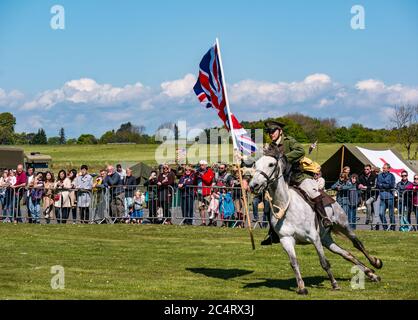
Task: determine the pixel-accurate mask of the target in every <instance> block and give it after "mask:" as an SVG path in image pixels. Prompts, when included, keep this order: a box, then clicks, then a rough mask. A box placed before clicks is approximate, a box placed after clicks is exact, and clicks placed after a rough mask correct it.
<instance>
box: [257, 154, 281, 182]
mask: <svg viewBox="0 0 418 320" xmlns="http://www.w3.org/2000/svg"><path fill="white" fill-rule="evenodd" d="M271 157H272V158H274V159H275V160H276V163H275V165H274V169H273V171H272V172H271V174H270V176H268V175H267V174H266V173H265V172H264V171H261V170H256V171H255V172H256V173H259V174H261V175H262V176H263V177H264V178H266V180H267V186H266V189H268V188H269V187H270V186H271V185H272V184H273V183H275V182H276V181H277V180H279V179H280V178H281V177H283V173H282V172H281V173H280V174H279V172H278V170H277V169H278V167H279V162H280V160H281V158H282V157H283V156H282V155H280V156H279V157H273V156H271Z"/></svg>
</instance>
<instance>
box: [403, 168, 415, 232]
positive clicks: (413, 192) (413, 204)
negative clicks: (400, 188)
mask: <svg viewBox="0 0 418 320" xmlns="http://www.w3.org/2000/svg"><path fill="white" fill-rule="evenodd" d="M405 190H406V191H407V192H408V191H409V192H411V191H412V209H413V211H414V212H415V219H416V220H415V221H416V224H417V225H416V226H415V230H417V231H418V174H416V175H414V181H413V182H412V183H411V184H410V185H408V186H407V187H406V188H405ZM409 222H411V219H409Z"/></svg>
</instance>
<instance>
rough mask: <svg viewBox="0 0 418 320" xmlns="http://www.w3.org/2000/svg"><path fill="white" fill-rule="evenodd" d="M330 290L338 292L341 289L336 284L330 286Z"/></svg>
mask: <svg viewBox="0 0 418 320" xmlns="http://www.w3.org/2000/svg"><path fill="white" fill-rule="evenodd" d="M332 290H334V291H340V290H341V287H340V286H339V285H338V283H335V284H333V285H332Z"/></svg>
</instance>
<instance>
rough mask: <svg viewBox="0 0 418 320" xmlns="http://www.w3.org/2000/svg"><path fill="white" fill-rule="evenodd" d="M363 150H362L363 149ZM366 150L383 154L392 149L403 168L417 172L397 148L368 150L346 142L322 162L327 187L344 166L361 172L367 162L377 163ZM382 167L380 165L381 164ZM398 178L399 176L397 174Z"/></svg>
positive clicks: (336, 177) (335, 179)
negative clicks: (368, 155)
mask: <svg viewBox="0 0 418 320" xmlns="http://www.w3.org/2000/svg"><path fill="white" fill-rule="evenodd" d="M361 150H362V151H363V152H362V151H361ZM364 150H367V151H370V152H375V151H381V152H382V154H383V153H384V152H388V151H390V152H391V153H393V154H394V157H397V158H398V160H399V161H400V162H401V163H402V165H403V168H404V169H406V170H407V171H409V172H415V169H414V168H413V167H412V166H411V165H410V164H408V162H406V161H405V160H404V159H403V158H402V156H401V155H400V154H399V153H398V152H397V151H395V150H393V149H389V150H376V149H375V150H368V149H362V148H359V147H357V146H353V145H349V144H344V145H342V146H341V148H340V149H338V151H337V152H335V153H334V154H333V155H332V156H331V157H330V158H329V159H328V160H327V161H325V162H324V163H323V164H322V166H321V167H322V176H323V177H324V179H325V181H326V182H327V187H328V186H330V184H332V183H334V182H335V181H337V180H338V178H339V174H340V172H341V169H342V168H343V167H344V166H349V167H350V168H351V172H352V173H358V174H360V173H361V172H362V171H363V169H364V166H365V165H366V164H370V165H372V166H374V165H376V164H375V161H374V160H373V158H371V157H367V156H366V154H365V153H364ZM379 167H380V165H379ZM396 178H398V177H397V176H396Z"/></svg>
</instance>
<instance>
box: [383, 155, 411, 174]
mask: <svg viewBox="0 0 418 320" xmlns="http://www.w3.org/2000/svg"><path fill="white" fill-rule="evenodd" d="M379 160H380V161H382V162H383V165H385V164H387V161H386V160H385V159H383V158H379ZM404 170H405V169H394V168H390V170H389V172H392V173H394V174H396V175H398V176H401V173H402V171H404Z"/></svg>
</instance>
